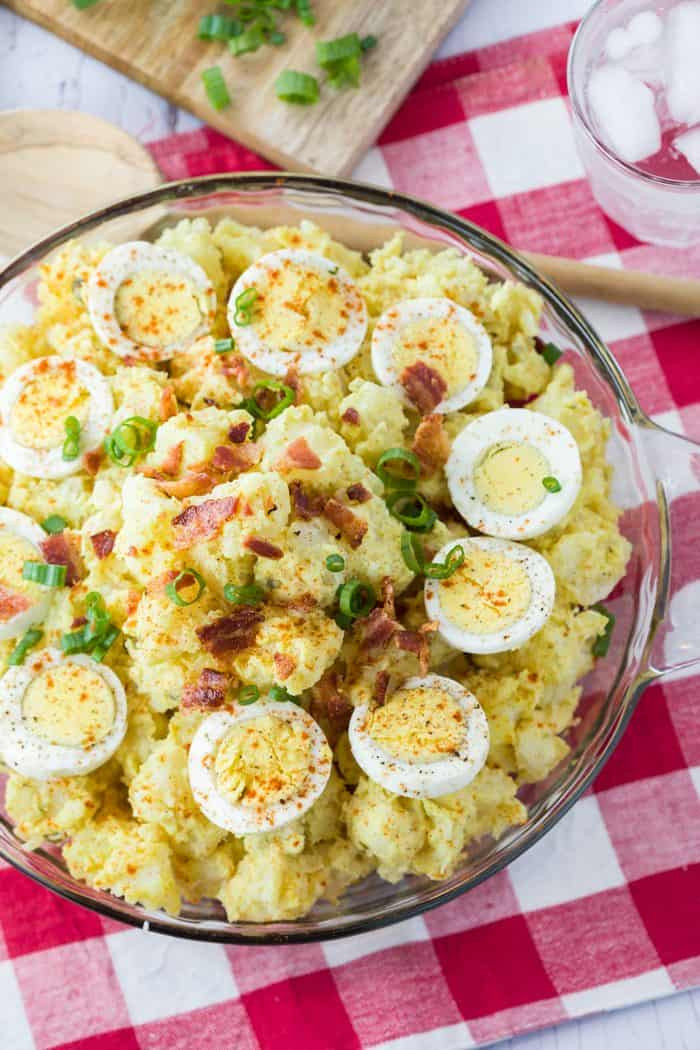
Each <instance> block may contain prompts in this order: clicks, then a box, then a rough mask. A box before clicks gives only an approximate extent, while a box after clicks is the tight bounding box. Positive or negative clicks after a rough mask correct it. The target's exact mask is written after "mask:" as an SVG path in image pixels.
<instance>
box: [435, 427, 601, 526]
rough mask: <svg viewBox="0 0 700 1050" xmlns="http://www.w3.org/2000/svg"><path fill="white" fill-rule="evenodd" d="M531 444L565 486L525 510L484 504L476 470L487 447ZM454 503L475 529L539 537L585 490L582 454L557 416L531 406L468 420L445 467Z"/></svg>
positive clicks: (454, 444)
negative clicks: (511, 510) (507, 510)
mask: <svg viewBox="0 0 700 1050" xmlns="http://www.w3.org/2000/svg"><path fill="white" fill-rule="evenodd" d="M511 441H513V442H522V443H526V444H528V445H532V447H533V448H535V449H537V450H538V451H539V452H541V453H542V455H543V456H544V457H545V459H546V460H547V462H548V463H549V475H551V476H552V477H555V478H556V479H557V481H558V482H559V484H560V485H561V489H560V491H559V492H548V491H547V490H546V489H544V487H543V493H544V499H543V501H542V503H540V504H539V505H538V506H537V507H534V508H533V509H532V510H528V511H525V512H524V513H523V514H501V513H499V512H498V511H495V510H491V509H490V508H489V507H486V506H485V505H484V504H483V503H482V502H481V500H480V499H479V496H478V494H477V491H476V487H475V485H474V472H475V470H476V468H477V467H478V465H479V463H480V462H481V460H482V458H483V456H484V455H485V454H486V452H487V451H488V449H489V448H491V447H492V446H493V445H496V444H499V443H500V442H511ZM445 473H446V475H447V486H448V488H449V490H450V496H451V497H452V502H453V503H454V505H455V507H456V508H457V510H458V511H459V513H460V514H461V515H462V517H463V518H464V520H465V521H466V522H467V523H468V524H469V525H471V527H472V528H473V529H477V530H478V531H479V532H485V533H487V534H488V535H490V536H501V537H503V538H504V539H515V540H529V539H533V538H534V537H535V536H541V535H542V533H544V532H547V530H548V529H550V528H552V527H553V526H554V525H556V524H557V522H559V521H561V519H562V518H563V517H565V516H566V515H567V514H568V513H569V511H570V510H571V508H572V507H573V505H574V503H575V502H576V497H577V496H578V494H579V491H580V489H581V476H582V475H581V456H580V453H579V450H578V445H577V444H576V439H575V438H574V436H573V435H572V434H571V432H570V431H569V430H567V429H566V427H565V426H563V425H562V424H561V423H559V422H558V421H557V420H556V419H552V418H551V417H550V416H545V415H544V414H543V413H542V412H535V411H530V409H527V408H499V409H497V410H496V411H495V412H487V413H486V415H483V416H480V417H479V418H478V419H475V420H474V421H473V422H472V423H469V424H468V425H467V426H466V427H465V428H464V430H462V431H461V432H460V433H459V434H458V435H457V437H456V438H455V440H454V442H453V444H452V450H451V452H450V457H449V459H448V461H447V465H446V467H445Z"/></svg>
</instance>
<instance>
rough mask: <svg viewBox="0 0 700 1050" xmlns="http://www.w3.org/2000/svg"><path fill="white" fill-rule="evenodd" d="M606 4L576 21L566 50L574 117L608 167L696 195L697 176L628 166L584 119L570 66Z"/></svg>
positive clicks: (598, 1) (699, 184)
mask: <svg viewBox="0 0 700 1050" xmlns="http://www.w3.org/2000/svg"><path fill="white" fill-rule="evenodd" d="M609 3H610V0H596V2H595V3H594V4H593V6H592V7H591V8H589V10H588V11H587V12H586V14H585V15H584V16H583V18H582V19H581V21H580V22H579V24H578V26H577V28H576V32H575V33H574V36H573V39H572V41H571V45H570V47H569V55H568V58H567V63H566V84H567V89H568V92H569V98H570V100H571V108H572V111H573V114H574V118H575V120H577V121H578V123H579V124H580V126H581V127H582V128H583V131H584V132H585V134H586V135H587V136H588V138H589V139H590V140H591V142H592V143H593V145H594V146H595V147H596V149H598V150H599V151H600V152H601V153H602V154H603V155H604V156H605V157H606V159H607V160H609V161H610V163H611V164H613V165H614V166H615V167H617V168H620V169H621V170H622V171H625V172H627V174H628V175H633V176H634V177H635V178H637V179H639V181H640V182H648V183H650V184H652V185H656V186H666V187H668V188H669V189H674V190H676V191H677V192H679V193H684V192H687V193H698V190H699V189H700V177H698V178H697V179H669V178H667V177H666V176H665V175H653V174H652V173H651V172H649V171H642V169H641V168H638V167H636V165H634V164H629V163H628V162H627V161H626V160H622V159H621V158H620V157H618V156H616V155H615V154H614V153H612V152H611V150H610V149H609V147H608V146H606V144H605V143H604V142H603V140H602V139H601V138H600V136H599V135H598V133H597V132H596V130H595V128H594V127H593V124H592V123H591V121H590V120H589V119H588V115H587V113H586V107H585V105H584V102H583V97H582V96H583V92H584V91H585V83H582V84H581V85H580V90H579V85H578V84H577V82H576V75H575V73H574V66H575V64H576V62H577V61H578V52H579V50H580V49H581V48H582V47H583V41H584V38H585V35H586V32H587V31H588V30H589V28H590V27H591V25H592V24H593V23H594V22H595V20H596V18H597V17H598V16H599V14H600V9H601V8H602V7H603V5H604V4H609Z"/></svg>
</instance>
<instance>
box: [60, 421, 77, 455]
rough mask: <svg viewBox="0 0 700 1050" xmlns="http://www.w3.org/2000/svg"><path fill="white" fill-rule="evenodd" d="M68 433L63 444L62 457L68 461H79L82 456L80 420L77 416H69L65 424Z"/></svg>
mask: <svg viewBox="0 0 700 1050" xmlns="http://www.w3.org/2000/svg"><path fill="white" fill-rule="evenodd" d="M63 426H64V429H65V432H66V440H65V441H64V442H63V450H62V456H63V459H65V460H66V461H68V460H71V459H77V458H78V456H79V455H80V430H81V426H80V420H78V419H76V418H75V416H68V419H67V420H66V421H65V423H64V424H63Z"/></svg>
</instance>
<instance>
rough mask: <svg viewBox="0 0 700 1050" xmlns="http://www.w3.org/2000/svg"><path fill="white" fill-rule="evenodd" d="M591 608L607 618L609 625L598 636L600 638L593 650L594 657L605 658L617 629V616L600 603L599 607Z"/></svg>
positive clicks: (595, 642)
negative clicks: (614, 631)
mask: <svg viewBox="0 0 700 1050" xmlns="http://www.w3.org/2000/svg"><path fill="white" fill-rule="evenodd" d="M591 608H593V609H595V611H596V612H597V613H600V614H601V616H605V617H606V619H607V623H606V624H605V627H604V629H603V633H602V634H599V635H598V637H597V638H596V640H595V641H594V643H593V649H592V652H593V655H594V656H596V657H598V658H601V657H603V656H607V655H608V650H609V649H610V642H611V640H612V635H613V630H614V628H615V615H614V614H613V613H611V612H610V610H609V609H608V608H607V607H606V606H605V605H603V604H602V602H598V603H597V605H593V606H591Z"/></svg>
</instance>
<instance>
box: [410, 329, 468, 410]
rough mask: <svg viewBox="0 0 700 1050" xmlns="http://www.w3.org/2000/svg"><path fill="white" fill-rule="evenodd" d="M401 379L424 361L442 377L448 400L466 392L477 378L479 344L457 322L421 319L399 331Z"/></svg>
mask: <svg viewBox="0 0 700 1050" xmlns="http://www.w3.org/2000/svg"><path fill="white" fill-rule="evenodd" d="M393 358H394V367H395V368H396V372H397V374H398V375H401V373H402V372H403V370H404V369H405V368H408V366H409V365H412V364H415V362H416V361H422V362H423V364H425V365H427V366H428V368H432V369H433V371H435V372H437V373H438V375H440V376H441V377H442V379H443V380H444V381H445V384H446V385H447V394H446V396H447V397H451V396H452V395H453V394H456V393H457V392H458V391H459V390H463V389H464V387H465V386H466V385H467V383H470V382H471V381H472V380H473V379H474V377H475V375H476V369H477V363H478V354H477V349H476V343H475V342H474V338H473V336H472V335H471V333H470V332H467V331H466V329H465V328H463V327H462V325H461V324H459V323H458V322H457V321H451V320H449V318H441V319H438V318H427V317H426V318H422V319H421V320H419V321H411V322H410V323H409V324H407V325H405V326H404V327H403V328H401V329H400V331H399V333H398V335H397V338H396V342H395V343H394V347H393Z"/></svg>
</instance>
